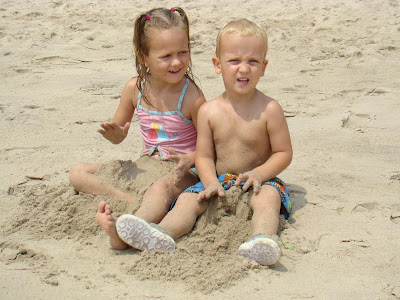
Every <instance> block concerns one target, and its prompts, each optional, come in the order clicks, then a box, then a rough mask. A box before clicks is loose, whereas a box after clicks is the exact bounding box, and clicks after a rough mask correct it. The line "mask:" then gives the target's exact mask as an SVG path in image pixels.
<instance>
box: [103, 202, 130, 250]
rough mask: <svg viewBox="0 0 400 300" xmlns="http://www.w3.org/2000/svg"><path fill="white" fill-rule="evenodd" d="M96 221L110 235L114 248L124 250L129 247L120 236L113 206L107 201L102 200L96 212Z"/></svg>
mask: <svg viewBox="0 0 400 300" xmlns="http://www.w3.org/2000/svg"><path fill="white" fill-rule="evenodd" d="M96 221H97V224H99V225H100V226H101V227H102V228H103V229H104V230H105V232H106V233H107V234H108V235H109V237H110V244H111V247H112V248H114V249H116V250H123V249H126V248H127V247H128V245H127V244H126V243H124V242H123V241H122V240H121V239H120V238H119V236H118V234H117V230H116V228H115V219H114V217H113V216H112V215H111V208H110V206H109V205H107V204H106V202H105V201H101V202H100V203H99V206H98V209H97V214H96Z"/></svg>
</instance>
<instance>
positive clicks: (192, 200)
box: [175, 193, 208, 216]
mask: <svg viewBox="0 0 400 300" xmlns="http://www.w3.org/2000/svg"><path fill="white" fill-rule="evenodd" d="M197 199H198V194H194V193H183V194H181V195H180V196H179V197H178V199H177V201H176V204H175V206H178V207H184V208H188V209H190V210H191V211H193V212H194V213H195V214H196V215H197V216H200V215H202V214H203V213H204V212H205V211H206V210H207V208H208V201H207V200H202V201H199V200H197Z"/></svg>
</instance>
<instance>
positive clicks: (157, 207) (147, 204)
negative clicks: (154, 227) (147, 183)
mask: <svg viewBox="0 0 400 300" xmlns="http://www.w3.org/2000/svg"><path fill="white" fill-rule="evenodd" d="M174 176H175V173H174V172H171V173H169V174H167V175H166V176H164V177H163V178H161V179H160V180H158V181H157V182H155V183H153V184H152V186H151V187H150V188H149V189H148V190H147V191H146V193H145V194H144V196H143V200H142V204H141V205H140V207H139V209H138V210H137V211H136V212H135V216H137V217H139V218H141V219H143V220H145V221H147V222H148V223H156V224H158V223H160V222H161V220H162V219H163V218H164V217H165V216H166V214H167V213H168V210H169V206H170V205H171V203H172V201H173V200H175V198H176V197H178V195H179V194H181V193H182V192H183V191H184V190H185V189H186V188H187V187H189V186H191V185H193V184H195V183H196V182H197V181H198V179H197V177H196V176H194V175H192V174H189V173H187V174H186V175H185V176H184V177H183V178H182V180H181V181H180V182H179V183H178V185H174Z"/></svg>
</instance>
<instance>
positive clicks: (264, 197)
mask: <svg viewBox="0 0 400 300" xmlns="http://www.w3.org/2000/svg"><path fill="white" fill-rule="evenodd" d="M280 206H281V197H280V195H279V192H278V191H277V190H276V189H275V188H273V187H272V186H268V185H266V186H263V188H262V191H261V192H260V193H259V194H258V195H257V196H256V197H255V195H254V194H253V195H252V197H251V200H250V207H251V208H252V209H253V210H254V209H257V208H273V207H279V208H280Z"/></svg>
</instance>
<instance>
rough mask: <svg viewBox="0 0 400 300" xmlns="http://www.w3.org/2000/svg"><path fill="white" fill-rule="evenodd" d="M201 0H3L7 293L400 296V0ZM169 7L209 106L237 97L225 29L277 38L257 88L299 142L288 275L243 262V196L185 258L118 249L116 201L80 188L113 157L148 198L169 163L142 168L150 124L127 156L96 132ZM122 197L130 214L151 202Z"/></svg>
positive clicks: (105, 171) (0, 72)
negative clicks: (143, 20)
mask: <svg viewBox="0 0 400 300" xmlns="http://www.w3.org/2000/svg"><path fill="white" fill-rule="evenodd" d="M186 2H187V1H180V0H179V1H174V2H171V1H158V2H157V1H137V0H132V1H127V0H110V1H89V0H77V1H64V0H58V1H40V0H37V1H33V0H25V1H21V0H15V1H10V0H2V1H1V2H0V14H1V23H0V64H1V69H0V76H1V80H0V128H1V129H0V137H1V140H0V141H1V144H0V153H1V156H0V168H1V169H0V170H1V172H0V210H1V214H0V215H1V217H0V226H1V229H0V234H1V235H0V298H1V299H78V298H79V299H80V298H86V299H132V298H133V299H221V298H224V299H276V298H283V299H304V298H313V299H322V298H323V299H341V298H343V299H344V298H345V299H348V298H350V299H396V298H400V258H399V253H400V239H399V237H400V202H399V200H400V150H399V145H400V117H399V116H400V102H399V97H400V92H399V86H400V51H399V50H400V6H399V1H397V0H385V1H383V0H382V1H380V0H371V1H347V2H344V1H343V2H340V1H327V0H325V1H323V0H317V1H311V0H305V1H290V0H282V1H258V0H257V1H256V0H254V1H235V0H233V1H232V0H231V1H225V0H224V1H204V0H201V1H190V2H188V3H186ZM159 6H165V7H172V6H181V7H183V8H184V9H185V10H186V12H187V13H188V16H189V19H190V21H191V35H192V40H193V43H192V45H193V48H192V59H193V64H194V73H195V75H196V76H197V77H198V79H199V82H200V84H201V88H202V89H203V91H204V93H205V95H206V98H207V99H212V98H214V97H216V96H217V95H218V94H220V93H221V92H222V89H223V85H222V79H221V78H220V77H219V76H217V75H216V74H215V73H214V71H213V67H212V64H211V57H212V55H213V52H214V48H215V37H216V34H217V31H218V29H219V28H221V27H222V26H223V25H224V24H225V23H226V22H227V21H229V20H231V19H234V18H239V17H246V18H249V19H251V20H254V21H256V22H257V23H259V24H260V25H261V26H263V27H264V28H265V29H266V30H267V32H268V35H269V42H270V52H269V54H268V59H269V65H268V68H267V73H266V75H265V76H264V78H262V80H261V81H260V84H259V89H260V90H261V91H262V92H264V93H265V94H267V95H269V96H271V97H273V98H275V99H277V100H278V101H279V102H280V103H281V105H282V106H283V108H284V110H285V113H286V116H287V120H288V124H289V128H290V132H291V136H292V142H293V148H294V159H293V162H292V164H291V165H290V166H289V168H288V169H287V170H285V171H284V172H283V173H282V174H281V175H280V177H281V178H282V179H283V180H284V181H286V182H287V183H288V184H289V187H290V189H291V192H292V194H291V197H292V201H293V206H294V213H293V215H292V216H291V218H290V219H289V220H288V222H282V224H281V225H282V226H281V232H280V235H281V238H282V239H283V240H284V241H285V243H286V244H288V245H289V246H293V247H294V250H287V249H283V256H282V258H281V260H280V262H279V263H278V264H277V265H276V266H275V267H274V268H267V267H262V266H258V265H256V264H255V263H252V262H250V261H247V260H245V259H243V258H240V257H238V256H237V254H236V250H237V247H238V246H239V245H240V243H241V242H243V241H244V240H245V239H246V238H247V237H248V234H249V221H248V217H249V211H248V209H247V207H246V199H247V198H246V197H247V196H246V195H242V194H241V193H240V191H239V190H237V189H232V190H230V191H229V194H228V197H226V198H225V199H215V200H213V202H212V204H211V206H210V209H209V210H208V211H207V213H206V214H205V215H204V216H202V217H201V218H200V220H199V222H198V224H197V225H196V228H195V229H194V230H193V232H192V233H190V234H189V235H188V236H186V237H184V238H182V239H180V240H179V241H178V243H177V251H175V252H174V253H173V254H159V253H158V254H155V253H140V252H138V251H136V250H132V249H130V250H127V251H113V250H111V249H110V247H109V244H108V238H107V236H106V234H105V233H104V232H103V231H102V230H100V229H99V228H98V226H97V225H96V223H95V221H94V217H95V212H96V209H97V203H98V202H99V201H100V200H101V199H102V197H93V196H90V195H82V194H81V195H76V194H75V193H74V191H73V189H72V188H71V187H70V186H69V183H68V171H69V169H70V168H71V166H73V165H74V164H75V163H77V162H81V161H82V162H83V161H86V162H102V163H103V164H104V167H103V168H102V170H101V172H100V173H101V174H102V176H104V178H105V179H106V178H108V180H112V182H115V184H118V185H120V186H121V187H124V188H126V189H129V190H130V191H131V192H132V193H134V194H135V195H136V196H137V199H138V201H140V199H141V197H142V196H143V193H144V191H145V190H146V188H147V187H148V186H149V184H150V183H151V182H152V181H153V180H156V179H157V177H158V176H160V175H161V173H162V172H160V169H162V170H167V169H168V168H169V167H171V164H164V165H163V167H160V165H158V164H156V163H154V162H153V161H149V160H148V159H147V160H146V159H140V160H137V159H138V158H139V154H140V150H141V140H140V136H139V132H138V125H137V122H136V120H137V119H136V116H135V117H134V119H133V124H132V125H133V126H131V131H130V134H129V137H128V138H127V139H126V140H125V141H124V142H123V143H122V144H120V145H112V144H110V143H109V142H107V141H106V140H104V139H103V138H102V137H101V135H100V134H98V133H97V132H96V130H97V128H99V123H100V122H103V121H108V120H110V119H111V118H112V116H113V114H114V112H115V109H116V106H117V105H118V101H119V95H120V93H121V90H122V87H123V85H124V84H125V82H126V81H127V80H128V79H129V78H130V77H132V76H134V75H135V71H134V60H133V55H132V42H131V40H132V32H133V30H132V27H133V21H134V19H135V17H136V15H137V14H138V13H139V12H143V11H146V10H148V9H150V8H153V7H159ZM134 167H135V168H134ZM132 170H136V171H135V172H132ZM137 170H139V172H137ZM132 179H133V181H130V182H128V181H127V180H132ZM132 182H133V183H132ZM107 201H109V202H110V203H111V204H112V206H113V210H114V213H115V214H116V215H118V214H121V213H125V212H127V211H130V210H134V209H135V208H136V207H137V206H135V205H126V204H124V203H123V202H122V201H121V200H118V199H107Z"/></svg>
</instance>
